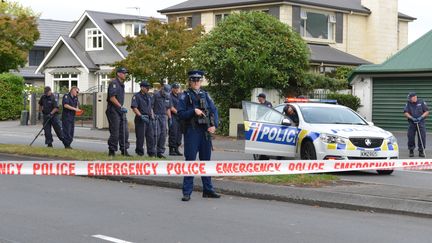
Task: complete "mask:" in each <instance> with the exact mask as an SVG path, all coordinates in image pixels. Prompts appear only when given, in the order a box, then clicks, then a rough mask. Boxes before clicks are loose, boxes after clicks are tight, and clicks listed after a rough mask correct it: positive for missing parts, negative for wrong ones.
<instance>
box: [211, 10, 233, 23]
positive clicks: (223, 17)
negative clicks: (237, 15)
mask: <svg viewBox="0 0 432 243" xmlns="http://www.w3.org/2000/svg"><path fill="white" fill-rule="evenodd" d="M218 15H220V16H221V19H220V20H219V21H218V20H217V16H218ZM230 15H231V12H221V13H215V14H214V15H213V18H214V25H218V24H219V23H220V22H222V21H224V19H225V18H227V17H229V16H230Z"/></svg>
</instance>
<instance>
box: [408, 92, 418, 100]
mask: <svg viewBox="0 0 432 243" xmlns="http://www.w3.org/2000/svg"><path fill="white" fill-rule="evenodd" d="M415 96H417V94H416V92H409V93H408V99H411V98H412V97H415Z"/></svg>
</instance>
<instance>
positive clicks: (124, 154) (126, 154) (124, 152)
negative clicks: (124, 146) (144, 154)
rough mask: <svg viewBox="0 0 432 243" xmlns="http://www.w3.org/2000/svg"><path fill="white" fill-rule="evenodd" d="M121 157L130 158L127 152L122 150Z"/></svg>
mask: <svg viewBox="0 0 432 243" xmlns="http://www.w3.org/2000/svg"><path fill="white" fill-rule="evenodd" d="M121 155H123V156H126V157H131V155H130V154H129V153H128V151H127V150H122V151H121Z"/></svg>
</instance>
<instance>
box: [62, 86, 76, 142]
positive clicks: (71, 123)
mask: <svg viewBox="0 0 432 243" xmlns="http://www.w3.org/2000/svg"><path fill="white" fill-rule="evenodd" d="M78 93H79V89H78V87H75V86H74V87H72V88H71V89H70V92H69V93H68V94H65V95H64V96H63V101H62V105H63V111H62V125H63V145H64V146H65V148H66V149H72V147H71V146H70V145H71V143H72V140H73V136H74V131H75V112H77V111H81V110H80V109H79V108H78V106H79V102H78Z"/></svg>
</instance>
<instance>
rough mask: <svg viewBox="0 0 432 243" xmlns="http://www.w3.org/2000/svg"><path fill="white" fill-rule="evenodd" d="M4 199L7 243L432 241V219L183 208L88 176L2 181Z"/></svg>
mask: <svg viewBox="0 0 432 243" xmlns="http://www.w3.org/2000/svg"><path fill="white" fill-rule="evenodd" d="M13 159H16V157H11V156H1V157H0V160H13ZM0 195H1V200H0V208H1V210H0V225H1V227H0V242H2V243H22V242H35V243H37V242H44V243H50V242H100V243H103V242H124V243H127V242H320V243H325V242H329V243H330V242H331V243H336V242H347V241H349V242H354V243H355V242H360V243H364V242H428V241H430V232H429V231H430V228H431V227H432V220H430V219H423V218H414V217H409V216H400V215H388V214H373V213H368V212H355V211H346V210H338V209H328V208H320V207H311V206H303V205H297V204H290V203H283V202H275V201H265V200H254V199H246V198H239V197H230V196H223V197H222V198H221V199H213V200H212V199H203V198H201V197H200V194H199V193H197V192H195V193H194V194H193V195H192V200H191V201H190V202H187V203H185V202H181V201H180V197H181V192H180V191H179V190H173V189H166V188H159V187H150V186H142V185H134V184H127V183H120V182H114V181H105V180H98V179H91V178H85V177H34V176H19V177H18V176H0ZM109 237H111V238H109ZM101 238H104V239H110V240H103V239H101ZM115 239H116V240H115ZM120 240H123V241H120Z"/></svg>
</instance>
